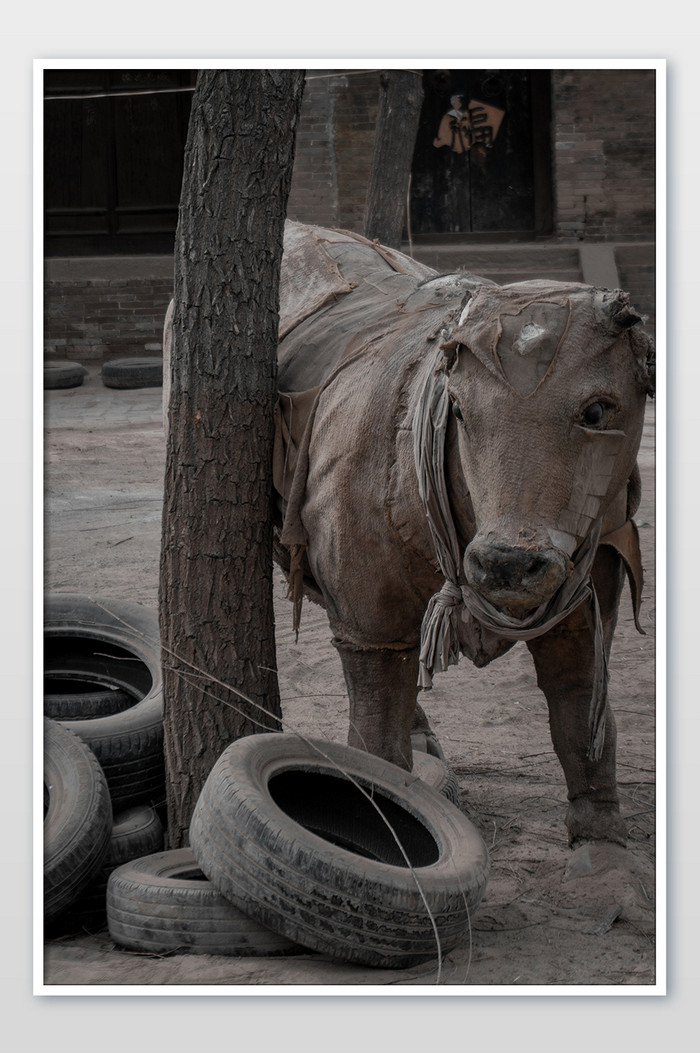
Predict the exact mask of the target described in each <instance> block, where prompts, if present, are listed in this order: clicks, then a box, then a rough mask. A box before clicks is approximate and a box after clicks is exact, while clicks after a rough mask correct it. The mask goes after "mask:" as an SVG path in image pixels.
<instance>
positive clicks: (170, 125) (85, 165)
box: [44, 69, 195, 255]
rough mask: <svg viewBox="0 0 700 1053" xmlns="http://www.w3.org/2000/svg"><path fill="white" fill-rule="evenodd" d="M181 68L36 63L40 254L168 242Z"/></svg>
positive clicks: (181, 123) (183, 82)
mask: <svg viewBox="0 0 700 1053" xmlns="http://www.w3.org/2000/svg"><path fill="white" fill-rule="evenodd" d="M194 77H195V73H194V71H191V70H138V69H132V70H46V71H45V92H44V94H45V102H44V222H45V234H46V252H47V254H48V255H57V254H63V253H65V254H69V255H70V254H84V253H90V254H93V253H97V254H100V253H107V254H111V253H125V252H127V253H130V252H158V251H172V245H173V236H174V231H175V226H176V224H177V210H178V204H179V200H180V187H181V184H182V164H183V155H184V146H185V140H186V136H187V124H188V120H189V112H190V106H191V102H192V94H191V87H192V86H193V84H194Z"/></svg>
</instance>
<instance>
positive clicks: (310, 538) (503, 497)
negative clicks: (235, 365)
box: [166, 221, 653, 846]
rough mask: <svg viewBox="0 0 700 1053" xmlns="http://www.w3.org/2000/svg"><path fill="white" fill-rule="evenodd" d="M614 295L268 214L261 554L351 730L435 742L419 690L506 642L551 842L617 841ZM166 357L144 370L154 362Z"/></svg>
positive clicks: (649, 374) (625, 533)
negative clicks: (275, 320) (483, 268)
mask: <svg viewBox="0 0 700 1053" xmlns="http://www.w3.org/2000/svg"><path fill="white" fill-rule="evenodd" d="M641 321H642V319H641V318H640V316H639V314H637V313H636V312H635V311H634V310H633V309H632V308H631V307H630V304H629V300H628V297H627V296H626V295H625V294H624V293H622V292H620V291H619V290H616V291H606V290H601V289H596V288H592V287H590V286H588V285H584V284H578V283H574V282H555V281H527V282H518V283H515V284H510V285H503V286H500V285H497V284H495V283H494V282H491V281H488V280H486V279H483V278H478V277H476V276H474V275H472V274H469V273H467V272H464V271H460V272H457V273H455V274H448V275H438V274H437V273H436V272H435V271H434V270H432V269H431V268H428V267H426V266H424V265H422V264H420V263H417V262H416V261H415V260H413V259H411V258H409V257H407V256H405V255H403V254H401V253H399V252H397V251H395V250H393V249H389V248H387V247H385V246H382V245H380V244H378V243H377V242H370V241H368V240H367V239H365V238H362V237H360V236H358V235H356V234H352V233H350V232H348V231H336V230H328V229H324V228H320V227H312V226H306V225H303V224H299V223H293V222H289V221H288V222H287V225H286V229H285V245H284V256H283V262H282V275H281V283H280V330H279V354H278V361H279V373H278V386H279V391H280V395H279V401H278V406H277V410H276V415H277V429H276V431H277V438H276V444H275V489H276V491H277V495H278V506H279V524H278V525H279V530H278V533H277V543H276V558H277V560H278V562H280V564H281V565H282V566H283V568H284V570H285V571H286V573H287V575H288V578H289V582H290V592H291V595H292V598H293V600H294V611H295V625H296V626H297V627H298V624H299V622H298V620H299V612H300V606H301V600H302V597H303V596H308V597H311V598H313V599H315V600H317V601H318V602H320V603H322V604H323V605H324V606H325V608H326V611H327V614H328V618H329V622H330V626H331V628H332V631H333V634H334V638H333V643H334V644H335V646H336V647H337V649H338V651H339V653H340V657H341V660H342V666H343V671H344V675H345V680H346V684H347V689H348V694H349V699H350V732H349V742H350V744H351V745H354V746H357V747H360V748H362V749H365V750H368V751H369V752H372V753H376V754H378V755H379V756H381V757H384V758H385V759H387V760H389V761H392V762H394V763H395V764H398V765H400V766H401V767H403V768H405V769H408V770H410V769H411V766H412V736H413V742H416V741H419V740H422V742H423V744H424V745H426V744H427V746H428V749H429V750H432V751H433V752H438V753H439V752H440V748H439V744H438V743H437V740H436V739H435V737H434V736H433V734H432V732H431V730H430V727H429V724H428V722H427V719H426V717H425V714H424V713H423V710H422V708H421V706H420V705H419V704H418V701H417V698H418V692H419V691H420V690H427V689H429V688H430V686H431V683H432V677H433V675H434V673H435V672H437V671H442V670H446V669H447V668H448V666H449V665H451V664H452V663H454V662H456V661H457V660H458V658H459V656H460V654H461V655H464V656H466V657H468V658H469V659H471V661H472V662H474V663H475V665H477V666H479V667H481V666H484V665H486V664H487V663H489V662H491V661H492V660H493V659H494V658H497V657H498V656H500V655H502V654H504V653H505V652H506V651H507V650H508V649H509V648H510V647H512V646H513V643H514V642H515V641H516V640H524V641H525V643H526V645H527V647H528V648H529V650H530V652H531V654H532V657H533V660H534V663H535V668H536V672H537V681H538V684H539V687H540V688H541V690H542V691H543V692H544V695H545V696H546V699H547V703H548V707H549V714H550V726H551V733H552V739H553V744H554V748H555V751H556V753H557V756H558V758H559V760H560V762H561V765H562V767H563V770H564V774H565V777H566V782H567V788H568V798H569V807H568V813H567V819H566V822H567V827H568V832H569V840H570V843H571V844H572V846H576V845H578V844H582V843H585V842H591V841H597V842H615V843H617V844H624V843H625V840H626V830H625V826H624V824H623V822H622V819H621V817H620V812H619V803H618V795H617V787H616V774H615V724H614V718H613V715H612V713H611V711H610V708H609V705H608V701H607V659H608V654H609V650H610V646H611V642H612V636H613V632H614V629H615V623H616V618H617V609H618V603H619V600H620V596H621V591H622V587H623V584H624V579H625V575H627V577H628V579H629V583H630V586H631V590H632V597H633V602H634V610H635V620H636V622H637V628H639V629H640V631H641V628H640V626H639V620H638V612H639V603H640V597H641V586H642V568H641V558H640V552H639V541H638V535H637V530H636V527H635V525H634V522H633V519H632V516H633V515H634V512H635V510H636V508H637V506H638V503H639V491H640V485H639V473H638V470H637V467H636V458H637V452H638V448H639V443H640V438H641V433H642V425H643V418H644V408H645V400H646V397H647V395H650V394H652V390H653V369H652V366H653V349H652V343H651V340H650V338H649V337H648V336H647V335H646V334H645V333H644V331H643V329H642V326H641V324H640V323H641ZM166 372H167V370H166Z"/></svg>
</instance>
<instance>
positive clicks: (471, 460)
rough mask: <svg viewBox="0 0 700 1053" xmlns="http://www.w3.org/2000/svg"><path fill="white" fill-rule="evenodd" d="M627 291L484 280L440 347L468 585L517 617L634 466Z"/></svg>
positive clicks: (557, 577)
mask: <svg viewBox="0 0 700 1053" xmlns="http://www.w3.org/2000/svg"><path fill="white" fill-rule="evenodd" d="M640 322H641V317H640V316H639V315H638V314H636V313H635V312H634V311H633V310H632V309H631V308H630V306H629V299H628V297H627V296H626V294H624V293H621V292H620V291H619V290H618V291H616V292H607V291H601V290H598V289H593V288H591V287H589V286H586V285H578V284H565V283H559V282H545V281H542V282H522V283H518V284H515V285H510V286H502V287H498V286H485V287H484V288H482V289H479V290H478V291H477V292H476V293H475V295H474V296H473V297H472V299H471V301H470V302H469V304H468V305H467V307H466V308H465V311H464V312H463V314H462V317H461V318H460V322H459V326H458V327H457V328H456V330H455V331H454V332H453V333H452V334H451V335H450V338H449V339H448V340H447V341H446V342H445V344H444V345H443V348H444V351H445V356H446V362H445V368H446V370H447V371H448V392H449V397H450V400H451V403H452V409H453V412H454V415H455V417H456V418H457V421H458V435H459V440H458V441H459V456H460V460H461V466H462V471H463V473H464V477H465V479H466V482H467V486H468V488H469V491H470V495H471V499H472V504H473V508H474V516H475V521H476V531H477V532H476V536H475V537H474V539H473V541H472V542H471V544H470V545H469V546H468V548H467V549H466V552H465V554H464V573H465V576H466V580H467V583H468V584H469V585H471V586H472V587H473V588H474V589H476V590H478V592H479V593H480V594H481V595H482V596H484V597H485V599H487V600H489V602H491V603H492V604H493V605H494V606H496V607H498V608H500V609H502V610H504V611H506V612H507V613H509V614H511V615H515V616H517V617H522V616H524V615H525V614H526V613H527V612H529V611H531V610H533V609H534V608H536V607H538V606H540V605H541V604H542V603H545V602H546V601H547V600H549V599H550V598H551V597H552V596H553V595H554V594H555V593H556V591H557V589H558V588H559V586H560V585H561V584H562V583H563V581H564V580H565V579H566V577H567V575H568V574H569V573H570V571H571V566H572V563H571V560H572V557H573V556H574V554H575V552H576V550H577V549H578V548H579V546H580V545H581V542H582V541H583V540H584V538H585V537H586V536H587V535H588V534H589V532H590V531H591V530H592V529H593V528H594V526H595V525H596V524H598V523H599V522H600V521H601V520H602V517H603V515H604V514H605V512H606V510H607V509H608V508H609V506H610V504H611V502H612V501H613V500H614V498H615V497H616V495H618V494H620V493H621V492H622V491H623V490H624V488H625V486H626V484H627V480H628V479H629V477H630V475H631V474H632V471H633V469H634V466H635V461H636V456H637V450H638V447H639V441H640V438H641V432H642V424H643V416H644V403H645V397H646V395H647V394H650V393H651V392H652V384H653V381H652V369H651V363H652V361H653V351H652V344H651V340H650V338H649V337H648V336H646V334H644V333H643V332H642V331H641V328H640V326H639V323H640Z"/></svg>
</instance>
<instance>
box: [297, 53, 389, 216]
mask: <svg viewBox="0 0 700 1053" xmlns="http://www.w3.org/2000/svg"><path fill="white" fill-rule="evenodd" d="M378 105H379V74H378V73H377V72H376V71H374V72H370V71H368V72H359V71H358V72H353V71H347V72H346V73H342V74H339V73H334V72H333V71H332V70H313V71H311V72H310V73H309V75H308V77H307V80H306V86H305V89H304V99H303V102H302V109H301V115H300V120H299V129H298V132H297V148H296V158H295V162H294V173H293V178H292V189H291V193H290V195H289V204H288V208H287V214H288V216H289V218H290V219H297V220H300V221H301V222H303V223H318V224H320V225H321V226H324V225H325V226H332V227H344V228H345V229H347V230H354V231H358V232H361V231H362V228H363V219H364V211H365V194H366V189H367V180H368V178H369V168H370V163H371V160H372V148H373V144H374V129H375V121H376V114H377V108H378Z"/></svg>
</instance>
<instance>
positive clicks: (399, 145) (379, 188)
mask: <svg viewBox="0 0 700 1053" xmlns="http://www.w3.org/2000/svg"><path fill="white" fill-rule="evenodd" d="M379 84H380V90H379V112H378V114H377V130H376V133H375V137H374V151H373V155H372V167H371V169H370V176H369V183H368V186H367V199H366V204H365V230H364V232H365V237H367V238H378V239H379V241H381V243H382V244H383V245H391V246H392V247H393V248H395V249H398V248H400V246H401V233H402V231H403V225H404V218H405V215H406V194H407V192H408V185H409V178H410V175H411V165H412V164H413V150H414V147H415V145H416V134H417V132H418V121H419V118H420V111H421V104H422V102H423V84H422V80H421V76H420V73H418V72H411V71H410V70H401V69H394V70H385V71H383V72H382V73H381V74H380V78H379Z"/></svg>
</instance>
